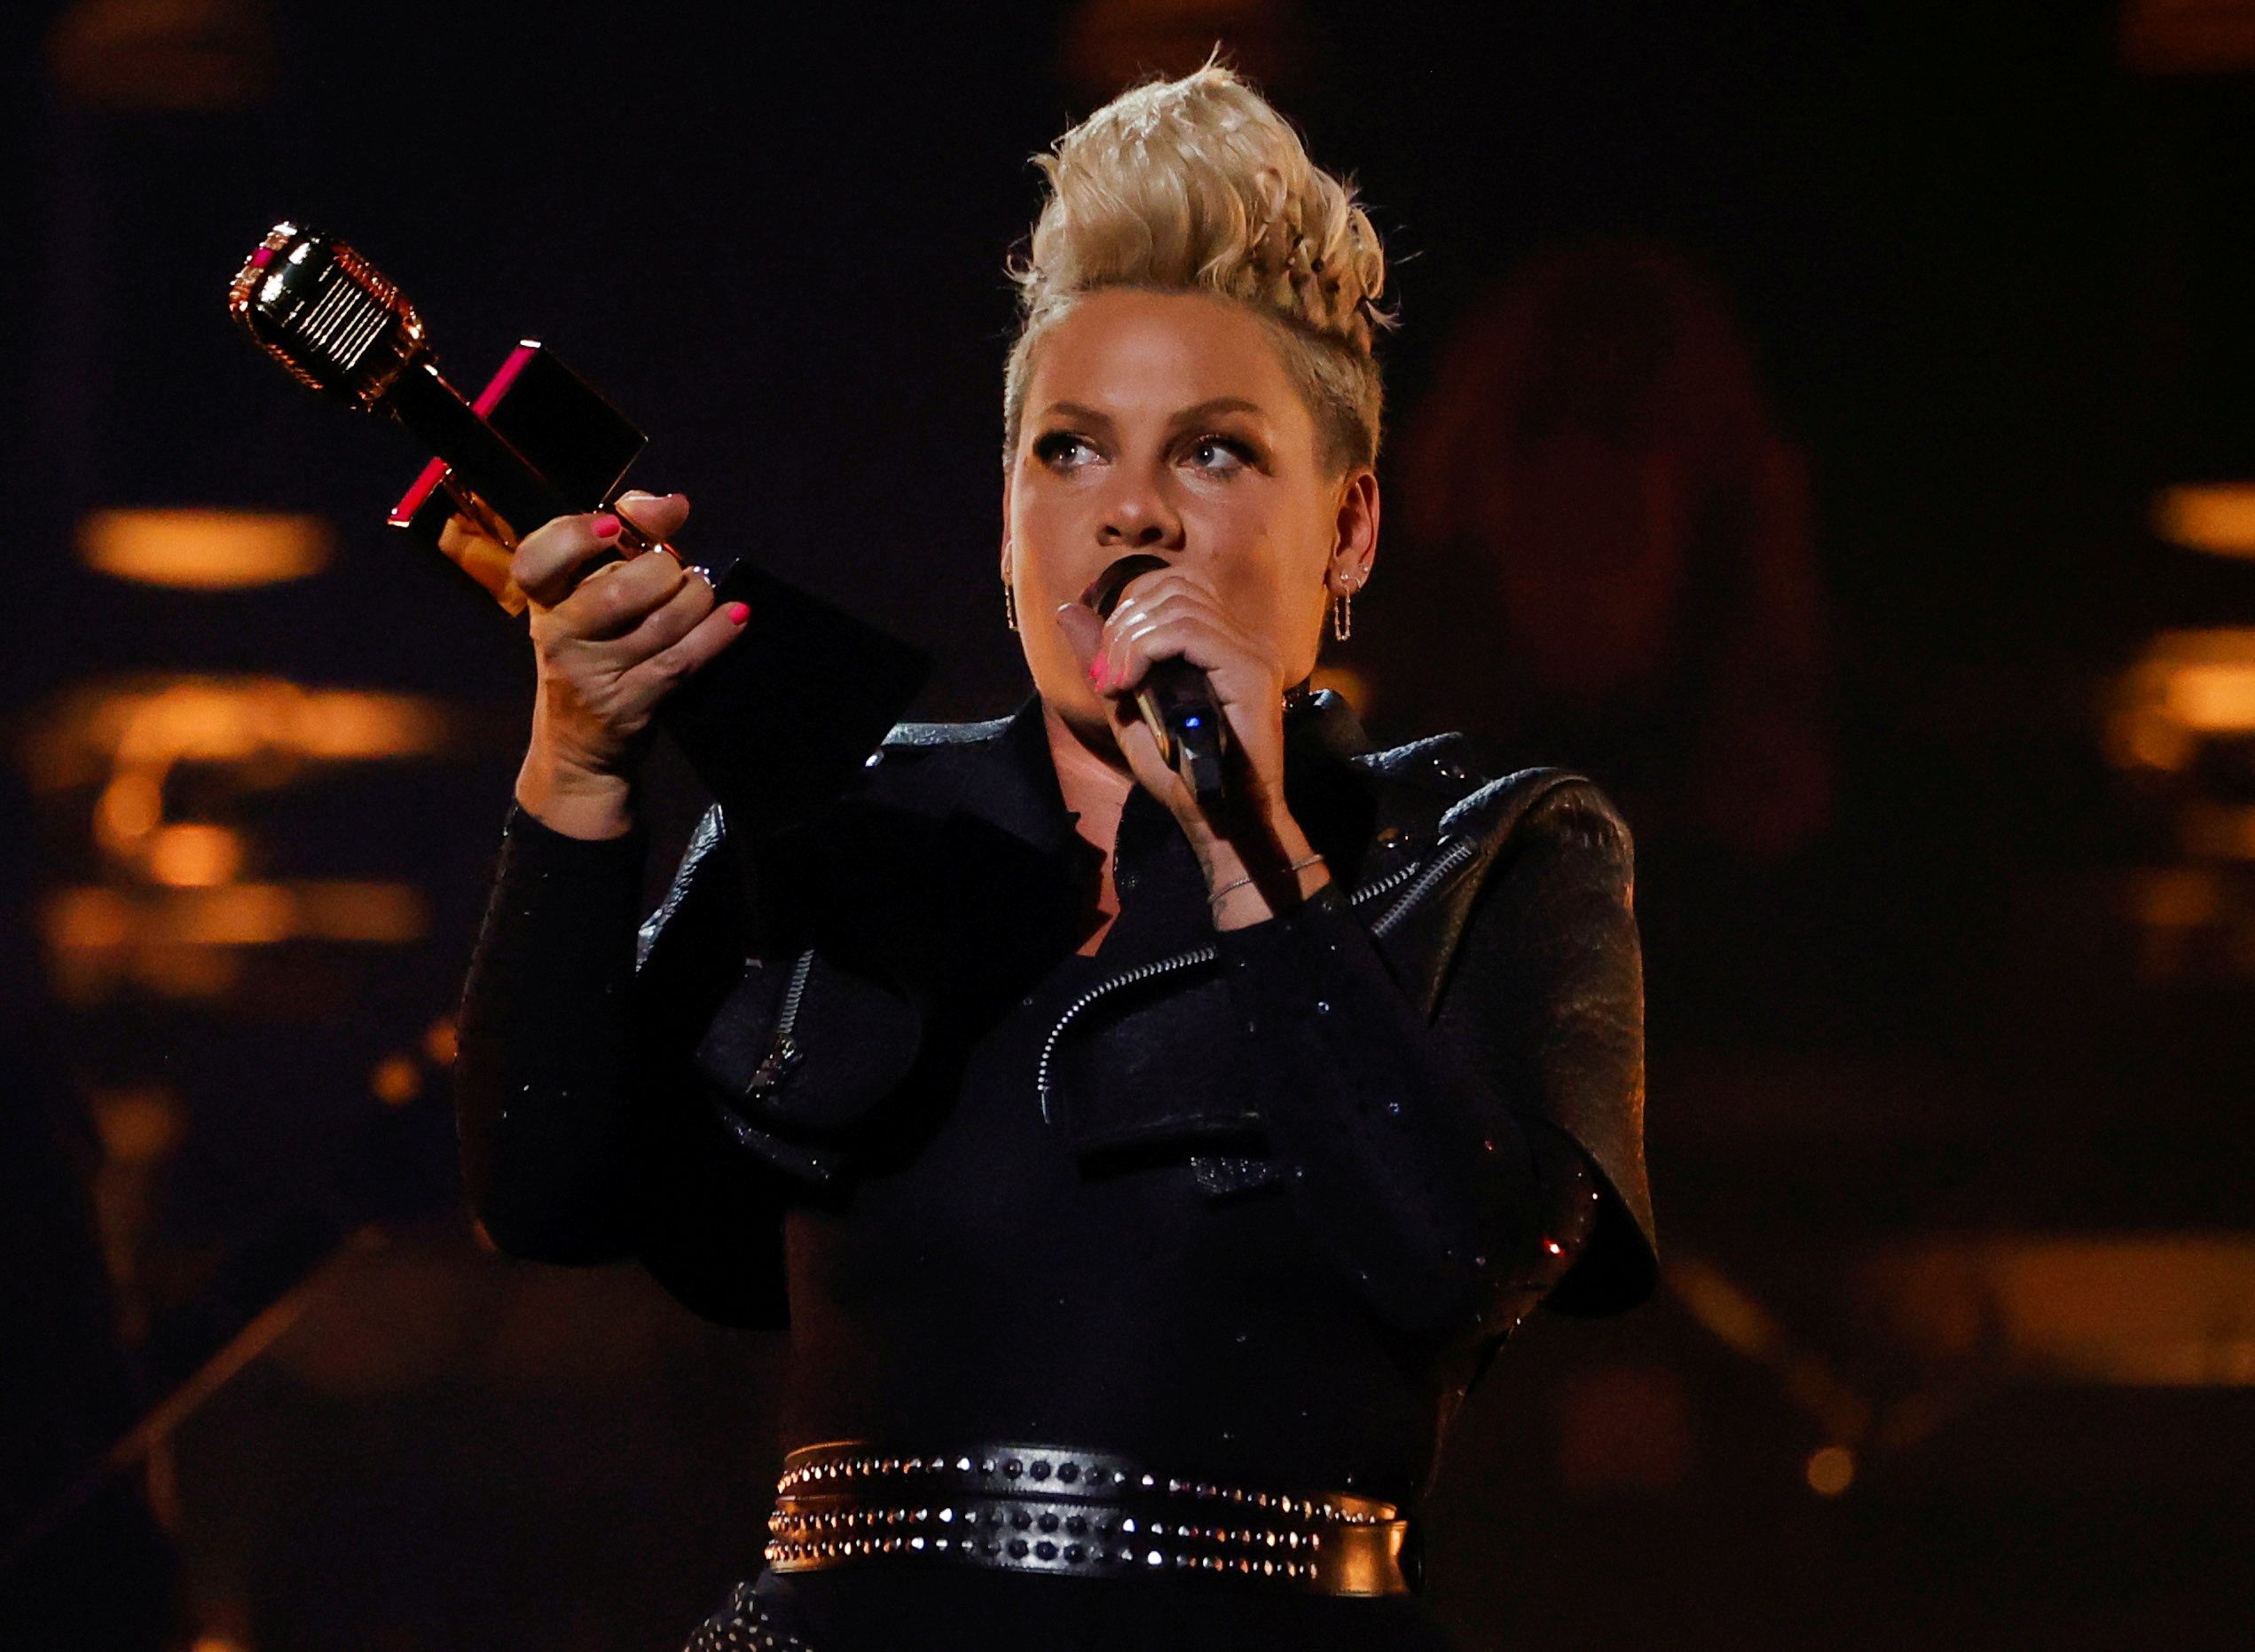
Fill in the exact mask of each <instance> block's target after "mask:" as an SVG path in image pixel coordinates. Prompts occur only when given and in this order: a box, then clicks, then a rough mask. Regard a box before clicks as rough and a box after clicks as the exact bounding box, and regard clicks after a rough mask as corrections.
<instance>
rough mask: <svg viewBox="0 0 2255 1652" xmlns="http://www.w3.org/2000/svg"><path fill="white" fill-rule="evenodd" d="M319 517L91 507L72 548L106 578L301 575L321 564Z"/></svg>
mask: <svg viewBox="0 0 2255 1652" xmlns="http://www.w3.org/2000/svg"><path fill="white" fill-rule="evenodd" d="M331 538H332V536H331V534H330V531H329V526H328V524H327V523H325V522H323V521H322V520H321V519H320V518H319V517H318V516H298V515H282V514H281V513H279V512H273V511H251V510H203V509H172V510H98V511H95V512H94V513H93V514H92V515H89V516H88V517H87V518H86V519H85V520H84V521H83V522H82V523H79V527H78V553H79V555H80V556H81V557H83V559H84V560H85V562H86V563H87V565H88V566H89V567H90V568H93V569H95V570H98V571H99V572H102V573H106V574H108V575H110V576H111V577H112V578H117V579H130V580H132V581H134V582H135V583H136V584H139V585H160V586H174V587H176V588H179V589H184V590H191V591H228V590H238V589H240V588H242V587H244V586H260V585H274V584H278V583H279V582H280V581H282V580H285V579H303V578H305V577H306V576H307V575H309V574H315V573H318V572H320V570H322V569H323V568H325V567H326V566H327V565H328V561H329V550H330V542H331Z"/></svg>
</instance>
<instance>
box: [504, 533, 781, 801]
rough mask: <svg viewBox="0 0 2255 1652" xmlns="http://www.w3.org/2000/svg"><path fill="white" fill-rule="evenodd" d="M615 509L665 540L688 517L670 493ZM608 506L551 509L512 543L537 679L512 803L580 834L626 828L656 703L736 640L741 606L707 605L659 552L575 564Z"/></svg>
mask: <svg viewBox="0 0 2255 1652" xmlns="http://www.w3.org/2000/svg"><path fill="white" fill-rule="evenodd" d="M618 509H619V510H621V511H624V512H625V513H626V514H627V515H628V516H629V517H630V518H631V519H632V521H633V525H634V526H635V527H636V528H638V529H639V530H640V531H642V532H643V533H644V534H646V535H648V536H649V537H650V538H652V539H659V540H664V539H668V538H670V537H671V536H672V535H673V534H675V533H677V532H679V531H680V528H681V524H682V523H684V522H685V521H687V520H688V514H689V502H688V500H687V499H685V498H683V497H682V496H681V495H680V494H678V493H668V494H664V495H662V496H661V495H652V494H648V493H628V494H625V495H624V496H622V497H621V499H620V500H619V501H618ZM620 526H621V524H620V522H619V520H618V517H617V515H613V514H610V513H596V514H592V515H571V516H558V517H556V518H554V520H553V521H550V522H547V523H543V524H542V525H541V526H540V527H538V528H537V529H535V530H534V531H532V532H530V533H529V534H527V535H526V536H525V537H524V539H523V540H522V541H520V542H519V544H518V546H517V548H516V553H515V556H514V557H513V558H512V559H511V562H510V574H511V576H512V577H513V578H515V581H516V583H517V585H518V586H520V587H521V588H522V589H523V592H524V593H525V594H526V596H527V597H529V598H530V602H531V616H532V620H531V625H532V643H533V650H534V654H535V656H536V657H537V659H538V668H539V687H538V696H537V697H536V700H535V702H534V707H533V719H532V742H531V745H530V749H529V750H528V751H526V753H525V760H524V767H523V769H522V770H521V771H520V772H519V774H518V776H517V788H516V796H517V801H518V802H519V803H520V804H521V805H522V806H523V807H524V808H525V809H527V810H528V811H530V813H531V814H533V815H535V816H536V817H538V819H539V820H540V821H541V822H543V823H545V824H546V825H548V826H550V827H552V828H554V830H557V831H561V832H563V833H565V834H567V835H568V836H571V837H577V838H616V837H618V836H620V835H621V834H623V833H624V832H625V831H627V830H629V829H631V828H632V826H633V780H634V775H635V772H636V771H637V769H638V768H639V767H640V759H641V753H642V750H643V748H644V747H645V746H646V744H647V743H648V740H647V735H648V728H649V724H650V720H651V717H652V715H653V713H654V712H656V708H657V704H658V702H659V701H661V700H662V699H664V697H665V696H666V695H667V694H668V693H670V692H671V691H672V689H673V688H674V687H675V686H676V685H677V684H679V683H680V681H681V680H682V679H684V678H685V677H687V676H688V675H689V674H690V673H692V672H695V671H696V670H697V669H698V668H699V667H700V666H702V665H704V664H705V663H706V662H707V661H709V660H711V659H712V658H713V657H715V656H717V655H718V654H719V652H720V651H721V650H722V649H725V648H727V646H728V645H729V644H730V643H732V642H733V641H735V639H736V637H737V636H738V635H739V634H740V633H742V631H743V625H744V622H745V620H746V619H748V618H750V610H748V609H747V608H745V606H744V605H743V603H741V602H732V603H730V604H728V605H727V607H726V608H722V609H716V608H715V607H714V605H713V595H712V586H711V583H710V581H709V580H708V579H707V578H705V576H704V575H703V572H701V571H700V570H695V569H688V568H684V567H683V566H682V565H681V564H680V562H677V561H676V560H675V559H674V558H673V557H672V556H670V555H665V554H664V552H660V551H652V552H648V553H645V554H644V555H640V556H633V557H629V558H627V559H625V561H622V562H607V563H604V564H603V565H601V566H600V567H597V568H596V569H594V570H593V571H592V572H588V573H586V574H585V575H584V577H583V575H582V573H581V570H583V569H585V567H586V565H587V564H588V563H589V562H591V561H593V559H594V558H595V557H597V556H599V555H602V554H603V553H605V552H607V551H609V550H611V549H613V548H614V547H616V546H617V541H618V536H619V530H620Z"/></svg>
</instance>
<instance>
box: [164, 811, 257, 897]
mask: <svg viewBox="0 0 2255 1652" xmlns="http://www.w3.org/2000/svg"><path fill="white" fill-rule="evenodd" d="M242 864H243V840H242V839H241V838H238V837H237V836H236V835H235V834H234V833H233V832H232V831H230V830H227V828H225V827H224V826H197V825H181V826H167V827H166V828H165V829H164V830H161V831H160V832H158V833H157V834H156V837H155V838H154V840H153V841H152V842H151V844H150V845H149V876H150V877H153V878H154V879H155V880H156V881H157V882H158V883H161V884H169V885H172V886H173V887H175V888H177V889H208V888H211V887H213V886H214V885H219V884H224V883H228V882H231V881H232V879H233V877H234V876H235V874H236V873H237V872H239V871H240V870H241V869H242Z"/></svg>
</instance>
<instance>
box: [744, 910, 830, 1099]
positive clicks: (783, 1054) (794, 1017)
mask: <svg viewBox="0 0 2255 1652" xmlns="http://www.w3.org/2000/svg"><path fill="white" fill-rule="evenodd" d="M813 969H814V949H813V948H812V947H809V948H807V949H806V950H805V951H804V952H802V953H800V954H799V955H798V963H797V964H795V965H793V966H792V969H791V972H790V983H789V984H788V985H787V986H785V987H784V988H783V1003H782V1011H780V1012H779V1013H778V1014H777V1015H776V1017H775V1035H774V1037H773V1038H772V1039H770V1040H769V1041H768V1043H767V1053H766V1055H764V1056H762V1057H760V1058H759V1065H758V1066H757V1067H754V1068H753V1069H752V1074H751V1082H750V1085H749V1086H747V1090H748V1092H749V1093H750V1094H751V1095H753V1096H757V1097H759V1098H760V1099H762V1100H765V1099H766V1098H767V1097H770V1096H772V1095H774V1093H775V1090H776V1087H777V1086H778V1085H780V1084H781V1083H782V1082H783V1078H784V1075H785V1074H788V1073H790V1070H791V1069H792V1068H793V1067H795V1066H798V1062H799V1055H800V1051H799V1048H798V1040H796V1039H795V1038H793V1037H792V1036H791V1031H792V1028H793V1027H796V1026H797V1025H798V1001H799V1000H800V999H801V998H803V997H804V996H805V995H806V978H807V976H809V975H810V974H812V973H813Z"/></svg>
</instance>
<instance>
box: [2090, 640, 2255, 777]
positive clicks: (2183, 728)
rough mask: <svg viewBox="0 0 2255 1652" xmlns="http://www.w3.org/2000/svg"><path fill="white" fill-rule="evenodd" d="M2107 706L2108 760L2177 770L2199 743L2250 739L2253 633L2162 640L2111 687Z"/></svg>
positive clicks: (2254, 694)
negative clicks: (2245, 736)
mask: <svg viewBox="0 0 2255 1652" xmlns="http://www.w3.org/2000/svg"><path fill="white" fill-rule="evenodd" d="M2111 700H2112V704H2110V706H2109V707H2108V709H2107V712H2106V717H2105V735H2106V744H2107V750H2108V755H2109V756H2110V758H2111V759H2112V760H2113V761H2114V762H2115V763H2116V764H2117V766H2119V767H2125V768H2139V767H2142V768H2154V769H2159V770H2161V771H2163V772H2165V773H2173V772H2175V771H2178V770H2181V769H2183V768H2185V767H2187V766H2188V765H2189V764H2190V763H2191V762H2192V760H2193V759H2194V757H2195V756H2196V754H2197V752H2198V751H2199V749H2200V746H2201V743H2202V742H2203V741H2204V740H2207V739H2210V738H2212V737H2214V736H2231V735H2242V734H2247V733H2251V732H2255V628H2250V627H2232V626H2220V627H2217V628H2214V629H2212V630H2204V631H2165V632H2161V633H2158V634H2157V635H2156V636H2154V637H2152V638H2151V639H2149V641H2148V642H2147V644H2146V648H2145V652H2144V653H2143V655H2141V657H2139V659H2138V661H2137V662H2136V664H2134V665H2132V666H2131V667H2130V668H2129V669H2128V670H2127V671H2125V672H2124V673H2122V674H2121V676H2120V677H2119V678H2117V680H2115V682H2114V684H2113V687H2112V689H2111Z"/></svg>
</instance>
